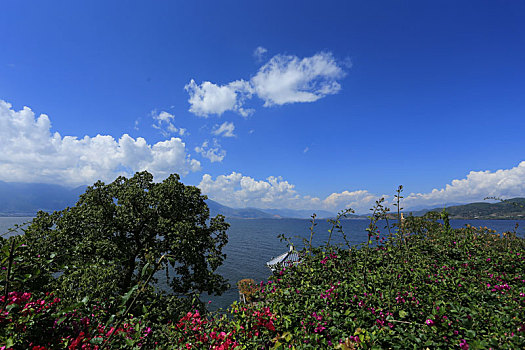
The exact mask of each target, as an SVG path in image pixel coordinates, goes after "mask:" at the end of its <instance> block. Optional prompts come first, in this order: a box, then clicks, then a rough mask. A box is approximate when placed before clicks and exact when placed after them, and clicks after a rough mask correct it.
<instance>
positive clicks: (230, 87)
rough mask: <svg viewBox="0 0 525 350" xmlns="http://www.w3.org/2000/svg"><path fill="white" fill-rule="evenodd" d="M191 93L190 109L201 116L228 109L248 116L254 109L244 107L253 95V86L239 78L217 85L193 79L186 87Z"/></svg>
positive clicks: (219, 113) (219, 112)
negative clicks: (245, 102) (247, 99)
mask: <svg viewBox="0 0 525 350" xmlns="http://www.w3.org/2000/svg"><path fill="white" fill-rule="evenodd" d="M184 89H186V91H188V94H189V95H190V98H189V100H188V102H189V103H190V105H191V107H190V109H189V111H190V112H191V113H193V114H195V115H198V116H200V117H208V116H209V115H210V114H217V115H221V114H223V113H224V112H226V111H235V112H237V113H239V114H240V115H242V116H244V117H247V116H249V115H250V114H251V113H252V112H253V111H252V110H251V109H244V108H243V107H242V105H243V103H244V100H245V98H250V97H251V91H252V88H251V86H250V84H249V83H248V82H245V81H243V80H237V81H234V82H231V83H229V84H227V85H217V84H214V83H211V82H209V81H205V82H203V83H201V84H200V85H197V83H195V81H194V80H193V79H192V80H191V81H190V82H189V83H188V84H187V85H186V86H185V87H184Z"/></svg>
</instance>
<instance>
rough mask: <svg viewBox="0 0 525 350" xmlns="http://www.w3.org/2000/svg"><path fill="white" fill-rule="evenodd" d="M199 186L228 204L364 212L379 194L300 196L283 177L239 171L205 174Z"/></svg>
mask: <svg viewBox="0 0 525 350" xmlns="http://www.w3.org/2000/svg"><path fill="white" fill-rule="evenodd" d="M198 187H199V188H200V189H201V190H202V192H203V193H204V194H206V195H208V196H209V197H210V198H211V199H213V200H217V201H218V202H220V203H222V204H225V205H228V206H231V207H241V208H242V207H258V208H294V209H314V210H315V209H327V210H333V211H337V210H339V209H342V208H348V207H351V208H353V209H355V210H358V211H361V212H366V210H368V209H369V208H370V207H371V205H373V204H374V202H375V201H376V200H377V199H378V198H379V196H376V195H373V194H371V193H369V192H367V191H355V192H349V191H344V192H342V193H332V194H331V195H329V196H328V197H326V198H325V199H320V198H317V197H310V196H303V195H301V194H299V193H298V192H297V191H296V190H295V189H294V187H295V186H294V185H293V184H290V183H289V182H288V181H285V180H283V178H282V177H275V176H270V177H268V178H266V179H265V180H256V179H254V178H252V177H249V176H244V175H242V174H241V173H237V172H233V173H231V174H230V175H219V176H217V178H216V179H215V180H214V179H213V178H212V177H211V175H209V174H205V175H203V177H202V180H201V182H200V184H199V185H198Z"/></svg>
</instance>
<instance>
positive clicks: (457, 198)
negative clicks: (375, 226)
mask: <svg viewBox="0 0 525 350" xmlns="http://www.w3.org/2000/svg"><path fill="white" fill-rule="evenodd" d="M523 179H525V161H523V162H520V163H519V164H518V165H517V166H516V167H513V168H510V169H500V170H497V171H488V170H486V171H472V172H470V173H469V174H468V175H467V176H466V177H465V178H463V179H456V180H452V181H451V183H450V184H446V185H445V186H444V187H443V188H441V189H433V190H432V191H431V192H429V193H410V194H404V197H405V198H403V200H402V207H403V208H404V209H406V210H410V209H411V208H414V207H426V208H432V207H434V206H438V205H443V204H446V203H462V204H466V203H472V202H480V201H483V199H484V198H485V197H500V198H502V199H509V198H515V197H525V183H524V181H523ZM198 187H199V188H200V189H201V190H202V191H203V193H205V194H207V195H208V196H209V197H210V198H211V199H213V200H216V201H219V202H221V203H224V204H226V205H229V206H232V207H241V208H242V207H258V208H296V209H326V210H332V211H337V210H341V209H343V208H352V209H354V210H356V212H358V213H367V212H368V209H370V208H371V207H372V206H373V205H374V203H375V201H376V200H378V199H379V198H381V197H383V198H385V200H386V201H385V204H386V205H387V206H390V207H391V209H392V210H393V209H394V207H393V204H394V197H393V195H385V194H378V193H372V192H369V191H368V190H363V189H360V190H353V191H348V190H346V191H342V192H334V193H332V194H330V195H328V196H327V197H325V198H318V197H310V196H303V195H301V194H300V193H298V192H297V191H296V190H295V186H294V185H293V184H291V183H290V182H288V181H285V180H284V179H283V178H282V177H275V176H270V177H268V178H266V179H265V180H257V179H254V178H252V177H249V176H245V175H243V174H241V173H237V172H232V173H231V174H229V175H219V176H217V177H216V178H215V179H213V177H212V176H211V175H209V174H205V175H204V176H203V177H202V180H201V182H200V184H199V185H198Z"/></svg>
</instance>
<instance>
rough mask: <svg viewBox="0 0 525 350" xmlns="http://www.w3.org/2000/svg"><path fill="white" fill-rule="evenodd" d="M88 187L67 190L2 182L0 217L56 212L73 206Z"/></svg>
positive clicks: (0, 189)
mask: <svg viewBox="0 0 525 350" xmlns="http://www.w3.org/2000/svg"><path fill="white" fill-rule="evenodd" d="M85 190H86V186H81V187H76V188H72V189H70V188H67V187H64V186H60V185H50V184H39V183H18V182H3V181H0V215H1V216H33V215H35V214H36V213H37V212H38V211H39V210H43V211H48V212H51V211H54V210H60V209H64V208H66V207H68V206H73V205H75V203H76V202H77V201H78V197H79V196H80V195H81V194H82V193H84V191H85Z"/></svg>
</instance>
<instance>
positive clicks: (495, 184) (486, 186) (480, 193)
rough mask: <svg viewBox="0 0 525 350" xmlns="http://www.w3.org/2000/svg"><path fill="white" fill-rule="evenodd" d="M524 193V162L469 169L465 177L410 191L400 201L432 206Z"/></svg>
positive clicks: (507, 196) (406, 204) (508, 196)
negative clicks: (492, 168)
mask: <svg viewBox="0 0 525 350" xmlns="http://www.w3.org/2000/svg"><path fill="white" fill-rule="evenodd" d="M524 196H525V161H524V162H521V163H519V164H518V165H517V166H516V167H513V168H510V169H500V170H497V171H493V172H492V171H488V170H486V171H471V172H470V173H469V174H468V175H467V176H466V177H465V178H464V179H460V180H452V182H451V183H450V184H447V185H446V186H445V187H444V188H441V189H433V190H432V191H431V192H429V193H411V194H410V195H408V196H406V198H405V199H404V201H403V204H404V206H405V207H406V208H409V207H413V206H428V207H431V206H434V205H442V204H445V203H471V202H480V201H483V199H484V198H485V197H500V198H503V199H509V198H513V197H524Z"/></svg>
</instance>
